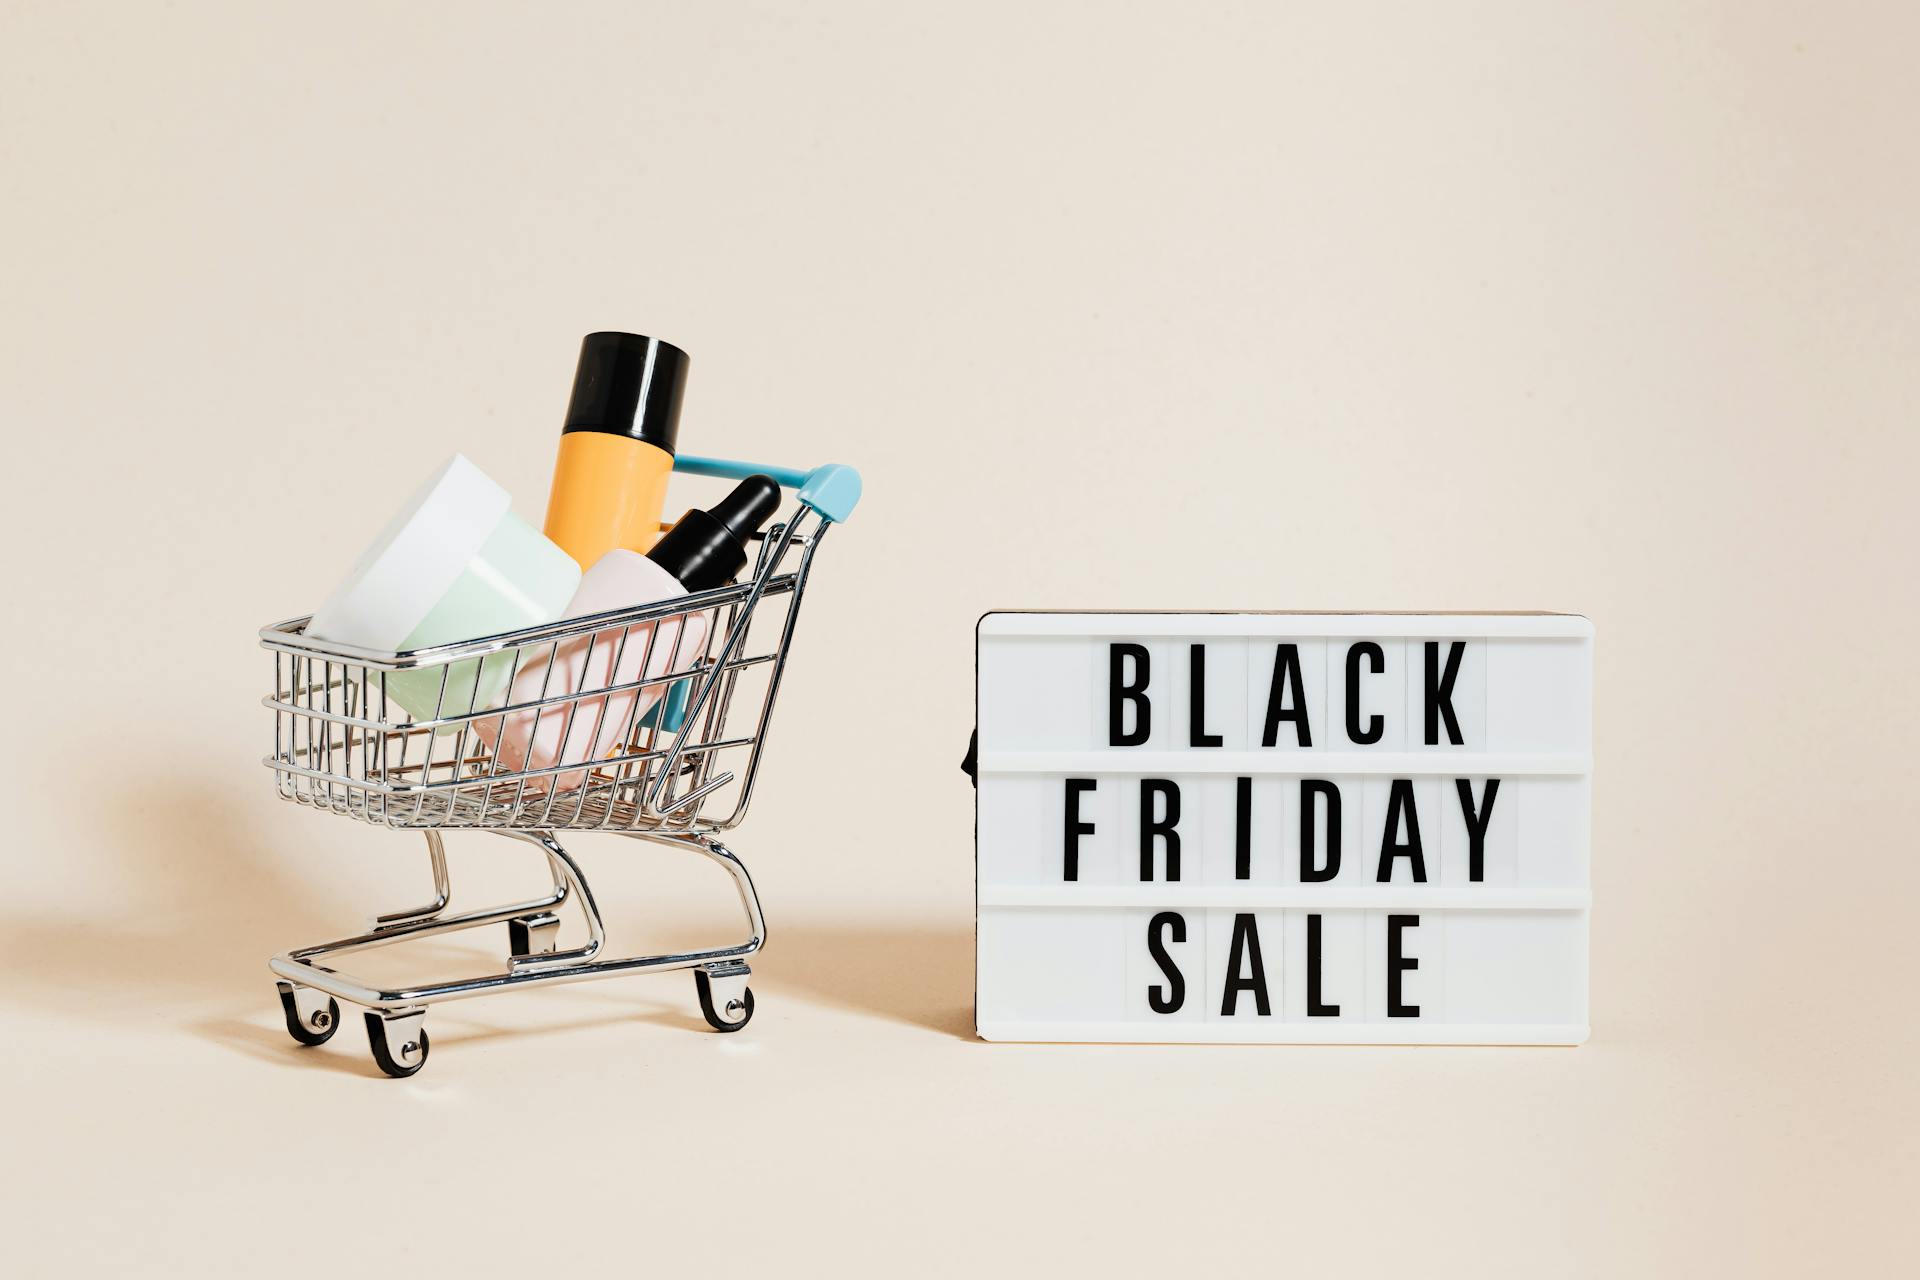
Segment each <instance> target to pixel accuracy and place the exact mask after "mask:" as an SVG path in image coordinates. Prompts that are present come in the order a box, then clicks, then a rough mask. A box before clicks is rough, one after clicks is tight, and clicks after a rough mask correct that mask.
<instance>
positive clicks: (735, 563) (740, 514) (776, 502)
mask: <svg viewBox="0 0 1920 1280" xmlns="http://www.w3.org/2000/svg"><path fill="white" fill-rule="evenodd" d="M779 509H780V485H779V483H778V482H777V481H775V480H774V478H773V477H772V476H748V477H747V478H746V479H745V480H742V481H741V482H740V483H739V484H738V485H737V486H735V488H734V490H733V492H732V493H730V494H728V495H727V496H726V497H724V498H722V499H720V501H719V502H717V503H715V504H714V506H713V509H712V510H711V511H689V512H687V514H685V515H683V516H681V517H680V519H679V521H678V522H677V523H676V524H675V525H674V526H673V528H671V529H669V530H667V531H666V532H665V533H663V534H661V535H660V541H658V542H656V543H654V544H653V550H651V551H649V552H647V559H649V560H651V561H653V562H654V563H655V564H657V565H659V566H660V567H661V568H662V569H665V570H666V571H667V572H668V573H670V574H672V575H673V576H674V577H675V578H677V579H679V582H680V585H681V586H683V587H685V588H686V589H687V590H688V592H694V591H709V590H712V589H713V588H714V587H718V586H723V585H725V584H726V583H728V582H731V581H732V580H733V575H734V574H736V573H739V572H740V570H741V568H742V566H744V565H745V564H746V563H747V536H748V535H749V534H751V533H752V532H753V531H754V530H756V529H758V528H759V527H760V526H761V525H763V524H765V523H766V522H767V517H769V516H771V515H772V514H773V513H774V512H775V511H778V510H779Z"/></svg>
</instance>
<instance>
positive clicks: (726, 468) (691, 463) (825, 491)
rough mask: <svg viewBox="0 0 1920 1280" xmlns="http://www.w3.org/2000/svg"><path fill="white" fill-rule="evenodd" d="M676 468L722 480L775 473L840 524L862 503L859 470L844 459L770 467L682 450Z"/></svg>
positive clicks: (805, 501)
mask: <svg viewBox="0 0 1920 1280" xmlns="http://www.w3.org/2000/svg"><path fill="white" fill-rule="evenodd" d="M673 469H674V470H675V471H680V472H684V473H685V474H687V475H690V476H714V477H717V478H718V479H721V480H744V479H746V478H747V477H748V476H752V475H761V476H772V477H773V478H774V479H775V480H777V481H779V482H780V483H781V484H783V485H785V486H786V487H787V488H789V489H794V490H798V492H799V498H800V501H802V502H804V503H806V504H807V506H809V507H811V508H812V509H813V510H815V511H818V512H819V513H820V515H821V517H822V518H823V519H827V520H831V521H833V522H834V523H835V524H841V523H844V522H845V521H846V518H847V517H848V516H850V515H852V514H853V509H854V508H855V507H857V506H859V505H860V473H859V472H858V471H855V470H854V469H853V468H852V467H849V466H846V465H844V464H843V463H838V462H829V463H826V464H825V465H824V466H818V467H815V468H814V469H813V470H811V471H801V470H800V469H798V468H797V467H770V466H767V465H766V464H765V463H760V462H735V461H733V460H732V459H730V458H696V457H692V456H690V455H687V454H681V455H679V456H678V457H676V458H674V460H673Z"/></svg>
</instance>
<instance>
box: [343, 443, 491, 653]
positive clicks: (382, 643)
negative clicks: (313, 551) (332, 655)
mask: <svg viewBox="0 0 1920 1280" xmlns="http://www.w3.org/2000/svg"><path fill="white" fill-rule="evenodd" d="M512 506H513V498H512V495H510V494H509V493H508V492H507V491H506V490H505V489H503V488H501V487H500V486H499V485H498V484H496V483H494V481H493V480H492V479H491V478H490V477H489V476H488V475H487V473H486V472H484V471H482V470H480V468H479V467H476V466H474V465H473V463H471V462H469V461H468V460H467V459H466V458H465V457H464V456H462V455H461V454H457V453H456V454H454V455H453V457H451V458H449V459H447V461H446V462H445V463H444V464H443V465H442V466H441V467H440V469H439V470H437V471H435V472H434V473H433V474H432V475H431V476H429V477H428V478H427V481H426V483H425V484H423V485H421V486H420V487H419V488H418V489H417V490H415V491H414V493H413V496H412V497H410V498H409V499H407V503H406V505H405V506H404V507H402V508H401V509H400V511H399V513H398V514H396V515H395V516H394V517H393V519H392V520H390V521H389V522H388V523H387V526H386V528H384V529H382V530H381V531H380V534H379V536H378V537H376V538H375V539H374V540H373V542H372V544H371V545H369V546H368V547H367V549H366V550H365V551H364V552H362V553H361V555H360V558H359V559H358V560H356V561H355V562H354V565H353V569H352V571H351V572H349V573H348V574H347V577H346V580H345V581H344V582H342V583H341V584H340V586H339V587H338V588H337V589H335V591H334V593H333V594H332V595H331V596H329V597H327V601H326V603H325V604H323V605H321V606H320V608H319V609H318V610H316V611H315V613H314V615H313V618H312V619H311V620H310V621H309V622H308V623H307V629H306V630H307V634H308V635H310V636H314V637H316V638H318V639H322V640H334V641H338V642H339V643H341V644H350V645H355V646H357V647H359V648H362V649H377V650H380V651H382V652H387V653H391V652H395V651H397V650H398V649H399V648H400V645H401V642H402V641H404V640H405V639H406V638H407V637H408V636H409V635H411V634H412V633H413V631H414V629H415V628H416V627H418V626H419V625H420V622H421V620H422V619H423V618H425V617H426V616H427V614H428V612H429V611H431V610H432V608H433V607H434V605H436V604H437V603H439V601H440V598H441V597H442V596H444V595H446V593H447V589H448V588H449V587H451V586H452V585H453V583H454V581H455V580H456V579H457V578H459V576H460V575H461V573H462V572H464V571H465V569H466V567H467V562H468V561H470V560H472V559H473V557H474V556H475V555H476V554H477V553H478V552H479V550H480V548H481V546H482V545H483V544H484V543H485V542H486V540H487V538H488V536H489V535H490V534H491V533H492V532H493V529H494V526H496V525H498V524H499V523H500V521H501V519H502V518H504V517H505V516H506V514H507V512H508V511H509V510H510V509H511V508H512Z"/></svg>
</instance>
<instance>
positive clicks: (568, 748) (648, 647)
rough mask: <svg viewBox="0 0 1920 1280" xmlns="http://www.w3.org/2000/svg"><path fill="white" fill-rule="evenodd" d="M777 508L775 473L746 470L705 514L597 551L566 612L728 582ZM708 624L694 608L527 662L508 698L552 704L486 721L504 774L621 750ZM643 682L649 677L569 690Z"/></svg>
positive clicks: (574, 777)
mask: <svg viewBox="0 0 1920 1280" xmlns="http://www.w3.org/2000/svg"><path fill="white" fill-rule="evenodd" d="M779 507H780V485H779V484H778V483H777V482H776V481H775V480H774V479H773V478H772V477H771V476H761V475H754V476H748V477H747V478H746V479H745V480H742V481H741V482H740V483H739V484H738V485H737V486H735V488H734V490H733V492H731V493H729V494H728V495H727V496H726V497H724V498H722V499H721V500H720V501H719V502H717V503H715V504H714V506H713V507H712V508H710V509H709V510H706V511H700V510H690V511H688V512H687V513H686V514H685V515H683V516H681V517H680V519H679V521H678V522H676V523H675V524H674V526H673V528H671V529H669V530H668V531H667V532H666V533H664V534H662V535H661V536H660V540H659V541H658V542H657V543H655V544H654V546H653V549H652V550H650V551H648V552H647V553H646V554H645V555H641V554H640V553H638V552H635V551H628V550H625V549H620V548H616V549H615V550H612V551H609V552H607V553H606V554H605V555H603V556H601V557H600V559H599V560H597V561H595V562H594V565H593V567H592V568H591V569H589V570H587V572H586V574H585V575H583V576H582V577H581V579H580V588H579V590H578V591H576V592H575V593H574V596H573V600H572V602H571V603H570V604H568V606H567V611H566V614H565V616H566V617H569V618H584V617H586V616H588V615H589V614H595V613H606V612H608V611H610V610H613V609H628V608H633V607H635V606H637V605H643V604H652V603H653V602H655V601H657V600H670V599H672V598H674V597H675V596H682V595H691V594H693V593H696V592H700V591H710V590H712V589H713V588H715V587H719V586H724V585H725V584H726V583H728V582H730V581H732V580H733V578H734V576H735V575H736V574H738V573H739V572H740V570H741V569H742V568H744V567H745V566H746V563H747V543H748V541H749V539H750V538H751V537H752V535H753V534H754V532H755V531H756V530H758V529H759V528H760V526H761V525H763V524H765V523H766V522H767V520H768V519H769V518H770V517H771V516H772V515H773V513H774V512H775V511H777V510H779ZM710 626H711V618H710V616H709V614H708V613H695V614H690V615H688V616H686V617H685V618H684V620H683V619H682V618H679V617H674V618H667V619H664V620H662V621H659V622H643V623H639V624H636V625H634V626H631V627H625V628H621V627H610V628H608V629H607V630H605V631H599V632H595V633H594V634H593V635H592V636H581V637H578V638H576V639H573V640H568V641H566V642H564V643H562V644H560V645H559V646H557V647H556V649H555V652H554V655H553V659H552V661H551V662H550V663H549V662H544V661H535V662H530V663H528V664H527V665H525V666H523V667H522V668H521V670H520V673H519V675H517V676H516V677H515V678H514V682H513V687H512V689H511V690H510V691H509V693H508V695H507V705H508V706H518V705H522V704H525V703H530V702H537V701H543V700H544V701H545V702H546V703H547V704H548V705H547V706H545V707H544V708H542V709H540V710H538V711H537V712H536V711H533V710H527V711H519V712H512V713H508V714H504V715H500V716H494V717H490V718H488V719H485V720H482V721H480V722H479V724H478V728H479V732H480V736H481V738H482V739H483V740H485V741H486V742H487V744H488V745H489V746H491V747H493V748H494V760H495V762H496V763H497V764H498V765H499V766H500V767H501V768H503V769H508V770H521V769H549V768H552V767H554V766H555V765H559V764H574V763H579V764H583V765H587V764H591V763H593V762H595V761H599V760H604V759H606V758H607V757H608V756H609V755H612V754H617V750H618V748H620V746H621V744H623V743H624V742H626V740H627V738H628V736H629V735H630V733H631V732H632V730H633V728H634V726H636V725H638V724H639V723H640V721H641V720H642V719H643V718H644V717H645V716H646V714H647V712H648V711H650V710H652V708H653V705H654V704H655V703H656V702H658V701H659V700H660V698H661V697H662V696H663V695H664V694H665V693H666V691H667V690H668V689H669V688H671V687H672V685H673V683H674V682H673V680H672V679H671V678H670V677H673V676H676V675H683V674H691V672H692V670H693V668H694V667H695V665H696V664H697V663H698V662H699V661H700V659H701V657H702V656H703V655H704V654H705V652H706V649H707V634H708V631H709V629H710ZM623 631H624V632H625V635H624V637H623V636H622V632H623ZM642 680H645V681H650V682H652V683H648V684H644V685H641V687H640V688H638V689H627V690H625V691H624V692H620V693H613V694H606V695H601V696H598V697H594V696H589V697H569V695H573V694H581V693H586V694H591V693H592V692H593V691H594V690H596V689H605V688H609V687H618V686H624V685H632V684H636V683H638V682H640V681H642ZM569 720H571V722H570V723H569ZM586 777H587V774H586V770H584V769H582V770H576V771H573V772H569V773H561V774H557V775H552V782H553V785H555V786H557V787H558V788H559V789H561V790H566V789H569V788H573V787H578V786H580V785H581V784H582V783H583V782H585V781H586Z"/></svg>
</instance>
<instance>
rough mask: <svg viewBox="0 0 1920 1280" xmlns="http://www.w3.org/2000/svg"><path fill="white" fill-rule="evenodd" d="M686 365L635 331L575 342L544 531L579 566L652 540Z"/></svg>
mask: <svg viewBox="0 0 1920 1280" xmlns="http://www.w3.org/2000/svg"><path fill="white" fill-rule="evenodd" d="M687 364H688V359H687V353H686V352H684V351H682V350H681V349H680V348H678V347H676V346H674V345H673V344H672V343H670V342H662V341H660V340H659V339H658V338H647V337H642V336H641V335H640V334H637V333H590V334H588V335H587V336H586V338H585V340H584V341H582V342H581V344H580V365H579V368H578V369H577V370H576V371H575V373H574V375H573V397H572V399H571V400H569V401H568V403H567V420H566V424H565V425H564V426H563V427H561V429H560V459H559V461H558V462H556V463H555V464H554V468H553V493H552V495H551V496H550V497H549V498H548V499H547V524H546V530H545V532H546V535H547V537H549V538H551V539H552V540H553V541H554V542H556V543H558V544H559V546H560V548H561V549H562V550H564V551H565V552H566V553H567V554H568V555H570V556H572V557H573V558H574V559H575V560H578V561H579V562H580V567H581V568H583V569H590V568H592V567H593V564H594V562H595V561H596V560H598V559H599V558H600V557H601V556H603V555H605V554H606V553H607V552H609V551H611V550H613V549H614V548H615V547H624V548H626V549H627V550H629V551H640V552H644V551H646V550H648V549H649V548H651V547H652V546H653V544H654V542H655V540H656V539H658V538H659V536H660V513H661V510H662V508H663V507H664V506H665V504H666V499H667V479H668V477H669V476H671V475H672V473H673V451H674V446H675V443H676V441H677V439H678V437H679V433H680V396H681V393H682V391H684V390H685V388H686V384H687Z"/></svg>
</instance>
